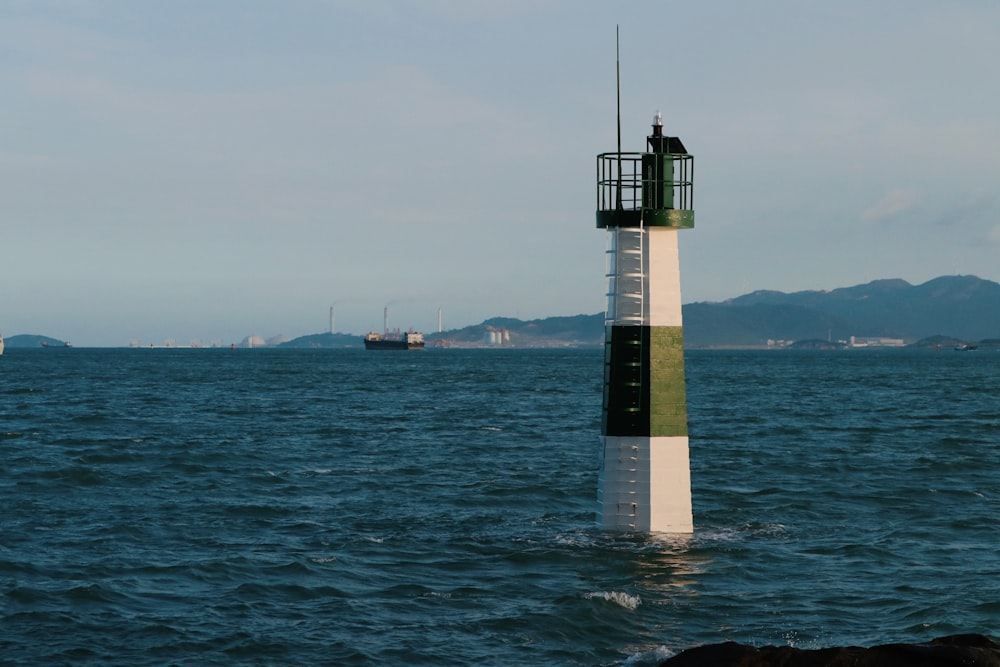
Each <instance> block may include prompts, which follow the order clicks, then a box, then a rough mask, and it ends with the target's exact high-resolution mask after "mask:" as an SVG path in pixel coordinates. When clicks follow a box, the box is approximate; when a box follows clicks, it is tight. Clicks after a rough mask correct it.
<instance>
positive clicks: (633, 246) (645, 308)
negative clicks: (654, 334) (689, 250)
mask: <svg viewBox="0 0 1000 667" xmlns="http://www.w3.org/2000/svg"><path fill="white" fill-rule="evenodd" d="M677 231H678V230H677V229H674V228H671V227H618V228H613V229H610V230H608V238H609V243H608V250H607V253H608V267H607V277H608V309H607V314H606V317H605V324H613V325H616V326H643V325H645V326H654V327H656V326H661V327H666V326H675V327H679V326H681V325H682V317H681V272H680V252H679V249H678V244H677Z"/></svg>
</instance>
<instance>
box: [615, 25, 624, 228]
mask: <svg viewBox="0 0 1000 667" xmlns="http://www.w3.org/2000/svg"><path fill="white" fill-rule="evenodd" d="M619 43H620V41H619V39H618V24H617V23H616V24H615V95H616V100H617V110H618V187H617V188H616V190H617V192H616V193H615V194H616V201H615V204H616V206H615V207H616V208H617V209H618V210H621V208H622V65H621V48H620V46H619Z"/></svg>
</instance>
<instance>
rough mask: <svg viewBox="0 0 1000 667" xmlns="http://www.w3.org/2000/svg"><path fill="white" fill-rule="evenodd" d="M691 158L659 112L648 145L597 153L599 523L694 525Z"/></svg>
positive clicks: (688, 528)
mask: <svg viewBox="0 0 1000 667" xmlns="http://www.w3.org/2000/svg"><path fill="white" fill-rule="evenodd" d="M693 165H694V158H693V156H691V155H689V154H688V153H687V150H686V149H685V148H684V144H683V143H681V140H680V139H678V138H677V137H667V136H664V135H663V123H662V119H661V116H660V114H659V113H657V114H656V117H655V119H654V121H653V133H652V134H651V135H650V136H649V137H647V152H644V153H622V152H621V149H620V148H619V151H618V152H617V153H604V154H602V155H599V156H598V158H597V170H598V183H597V188H598V208H597V226H598V227H601V228H604V229H607V230H608V250H607V257H608V262H607V264H608V266H607V277H608V306H607V308H608V309H607V314H606V316H605V343H604V350H605V352H604V401H603V409H602V420H601V434H602V438H601V440H602V457H601V469H600V478H599V490H598V507H597V521H598V524H599V525H600V526H601V527H603V528H609V529H620V530H641V531H655V532H674V533H690V532H692V530H693V521H692V515H691V474H690V464H689V460H688V432H687V403H686V400H687V399H686V391H685V386H684V382H685V380H684V335H683V329H682V321H681V291H680V262H679V256H678V246H677V232H678V230H680V229H685V228H690V227H693V226H694V211H693V210H692V208H691V206H692V203H691V189H692V182H691V174H692V172H693V168H694V166H693Z"/></svg>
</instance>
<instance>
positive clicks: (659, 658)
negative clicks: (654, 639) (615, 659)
mask: <svg viewBox="0 0 1000 667" xmlns="http://www.w3.org/2000/svg"><path fill="white" fill-rule="evenodd" d="M673 656H674V652H673V651H671V650H670V649H669V648H667V647H666V646H657V647H656V648H653V649H650V650H648V651H642V652H641V653H636V654H634V655H631V656H629V657H628V659H626V660H625V662H623V663H622V665H623V666H624V667H644V666H645V665H659V664H660V663H662V662H663V661H664V660H666V659H668V658H672V657H673Z"/></svg>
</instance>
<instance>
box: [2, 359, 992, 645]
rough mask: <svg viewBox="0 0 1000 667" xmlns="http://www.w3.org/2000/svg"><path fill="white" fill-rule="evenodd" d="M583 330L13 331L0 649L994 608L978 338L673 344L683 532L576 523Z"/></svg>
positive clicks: (781, 629)
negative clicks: (87, 340)
mask: <svg viewBox="0 0 1000 667" xmlns="http://www.w3.org/2000/svg"><path fill="white" fill-rule="evenodd" d="M601 361H602V358H601V351H600V350H596V349H595V350H577V351H569V350H566V351H542V350H530V351H509V350H507V351H501V350H426V351H423V352H410V353H390V352H382V353H375V352H369V353H366V352H364V351H361V350H358V351H318V350H317V351H284V350H240V351H235V352H233V351H230V350H85V349H79V350H19V349H11V348H8V350H7V354H6V355H4V356H3V357H2V358H0V463H2V469H0V664H82V665H98V664H100V665H141V664H149V665H159V664H175V665H213V664H219V665H229V664H233V665H235V664H323V665H342V664H346V665H350V664H356V665H368V664H386V663H392V662H405V663H406V664H413V665H446V664H455V665H461V664H470V663H473V662H477V661H478V662H484V663H486V664H496V665H508V664H510V665H513V664H518V665H521V664H539V665H540V664H546V665H614V664H617V665H621V664H628V665H647V664H656V663H657V662H658V661H659V660H662V659H664V658H665V657H667V656H669V655H671V654H672V653H674V652H677V651H679V650H682V649H684V648H688V647H690V646H693V645H696V644H699V643H705V642H718V641H723V640H736V641H741V642H749V643H753V644H757V645H762V644H793V645H796V646H800V647H806V648H814V647H819V646H828V645H832V644H841V643H851V644H872V643H881V642H888V641H920V640H925V639H929V638H932V637H935V636H940V635H944V634H949V633H955V632H981V633H985V634H991V635H994V636H997V635H1000V584H998V575H1000V540H998V539H997V536H998V534H1000V531H998V528H997V524H998V517H1000V453H998V449H1000V404H998V396H1000V354H995V353H990V352H985V351H977V352H974V353H956V352H952V351H947V352H939V353H934V352H909V351H887V352H874V351H854V352H839V353H817V352H813V353H795V352H787V351H786V352H694V353H689V354H688V397H689V402H690V403H689V414H690V430H691V458H692V482H693V487H694V510H695V525H696V529H695V533H694V535H693V536H691V537H689V538H668V537H662V536H661V537H650V536H642V535H618V534H609V533H602V532H600V531H597V530H596V529H595V528H594V527H593V522H594V500H595V496H596V484H597V475H596V469H597V460H598V433H599V428H600V426H599V421H600V401H601V398H600V393H601V377H602V369H601Z"/></svg>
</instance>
